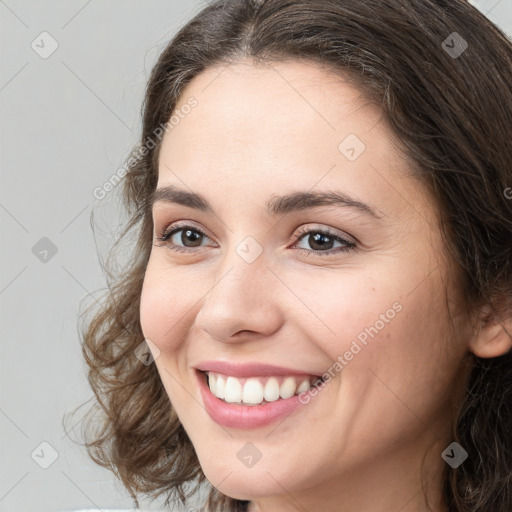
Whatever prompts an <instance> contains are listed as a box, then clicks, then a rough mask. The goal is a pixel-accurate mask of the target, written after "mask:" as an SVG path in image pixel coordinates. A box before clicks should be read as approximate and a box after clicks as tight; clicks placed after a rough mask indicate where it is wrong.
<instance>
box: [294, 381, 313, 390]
mask: <svg viewBox="0 0 512 512" xmlns="http://www.w3.org/2000/svg"><path fill="white" fill-rule="evenodd" d="M310 387H311V386H310V384H309V380H308V379H304V380H303V381H302V382H301V383H300V385H299V387H298V388H297V393H303V392H304V391H307V390H308V389H309V388H310Z"/></svg>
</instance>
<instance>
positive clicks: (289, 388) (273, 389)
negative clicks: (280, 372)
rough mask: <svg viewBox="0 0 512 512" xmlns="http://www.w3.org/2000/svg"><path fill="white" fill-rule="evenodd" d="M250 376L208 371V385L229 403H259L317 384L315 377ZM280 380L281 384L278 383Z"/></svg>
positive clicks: (289, 394) (300, 391)
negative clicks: (240, 376)
mask: <svg viewBox="0 0 512 512" xmlns="http://www.w3.org/2000/svg"><path fill="white" fill-rule="evenodd" d="M299 378H300V377H292V376H289V377H286V378H284V377H250V378H247V379H238V378H237V377H231V376H225V375H222V374H220V373H213V372H208V386H209V388H210V391H211V392H212V394H213V395H215V396H216V397H217V398H221V399H223V400H224V401H226V402H229V403H237V404H242V403H243V404H247V405H259V404H262V403H268V402H275V401H276V400H279V399H280V398H282V399H286V398H291V397H292V396H293V395H297V394H299V393H302V392H304V391H307V390H308V389H310V388H311V387H312V386H314V385H315V384H317V382H318V380H319V379H318V378H316V377H310V378H308V377H302V378H301V380H300V381H298V379H299ZM279 382H281V385H279Z"/></svg>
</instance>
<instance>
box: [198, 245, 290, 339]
mask: <svg viewBox="0 0 512 512" xmlns="http://www.w3.org/2000/svg"><path fill="white" fill-rule="evenodd" d="M224 263H225V265H223V266H222V271H219V273H218V276H217V280H216V282H215V283H214V284H213V285H212V287H211V288H210V290H209V292H208V293H207V295H206V297H205V298H204V301H203V303H202V306H201V309H200V310H199V312H198V314H197V316H196V326H197V328H198V329H200V330H203V331H205V332H206V333H208V336H209V337H210V338H211V339H215V340H217V341H219V342H224V343H230V342H232V343H233V342H238V343H239V342H241V341H249V340H255V339H258V338H263V337H268V336H271V335H272V334H273V333H274V332H275V331H277V330H278V329H279V327H280V325H281V324H282V321H283V311H282V308H281V305H280V304H279V295H280V294H279V293H277V294H276V287H277V286H278V285H279V284H280V282H279V280H278V279H277V278H276V277H275V274H274V273H273V271H272V270H270V269H269V268H268V267H267V262H266V260H265V258H264V256H263V254H262V255H260V256H259V257H258V259H257V260H256V261H253V262H251V263H248V262H247V261H245V260H244V259H243V258H241V257H240V256H239V255H238V254H236V253H234V254H232V255H231V256H230V257H229V258H227V259H226V260H225V262H224Z"/></svg>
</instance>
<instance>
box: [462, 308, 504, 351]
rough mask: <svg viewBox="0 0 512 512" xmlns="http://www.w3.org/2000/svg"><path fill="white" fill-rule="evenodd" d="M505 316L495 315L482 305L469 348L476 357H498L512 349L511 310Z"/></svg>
mask: <svg viewBox="0 0 512 512" xmlns="http://www.w3.org/2000/svg"><path fill="white" fill-rule="evenodd" d="M507 313H508V315H507V318H505V319H503V316H501V317H497V316H496V314H495V313H493V312H492V310H491V309H490V308H489V307H488V306H486V307H484V308H483V309H482V310H481V312H480V316H479V319H478V325H479V328H478V331H477V332H474V334H473V337H472V338H471V341H470V343H469V350H470V351H471V352H473V354H475V355H476V356H478V357H484V358H487V357H498V356H502V355H504V354H506V353H507V352H509V351H510V350H511V349H512V311H508V312H507Z"/></svg>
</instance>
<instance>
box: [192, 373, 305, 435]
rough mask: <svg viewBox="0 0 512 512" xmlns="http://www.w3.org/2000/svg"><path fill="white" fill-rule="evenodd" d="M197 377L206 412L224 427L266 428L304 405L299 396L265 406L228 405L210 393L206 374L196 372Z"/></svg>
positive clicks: (281, 399)
mask: <svg viewBox="0 0 512 512" xmlns="http://www.w3.org/2000/svg"><path fill="white" fill-rule="evenodd" d="M196 375H197V377H198V381H199V390H200V392H201V396H202V397H203V403H204V407H205V409H206V412H207V413H208V414H209V415H210V417H211V418H212V419H213V420H214V421H215V422H217V423H218V424H219V425H222V426H223V427H228V428H238V429H251V428H259V427H265V426H267V425H270V424H271V423H273V422H275V421H278V420H280V419H281V418H284V417H286V416H287V415H288V414H291V412H292V411H293V410H295V409H296V408H297V407H299V406H300V405H304V404H302V403H301V402H300V401H299V395H294V396H292V397H290V398H285V399H283V398H280V399H279V400H276V401H275V402H270V403H268V404H263V405H238V404H232V403H228V402H225V401H224V400H221V399H220V398H217V397H216V396H215V395H214V394H213V393H212V392H211V391H210V388H209V386H208V384H207V382H206V376H205V374H204V373H201V372H200V371H198V370H196Z"/></svg>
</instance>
